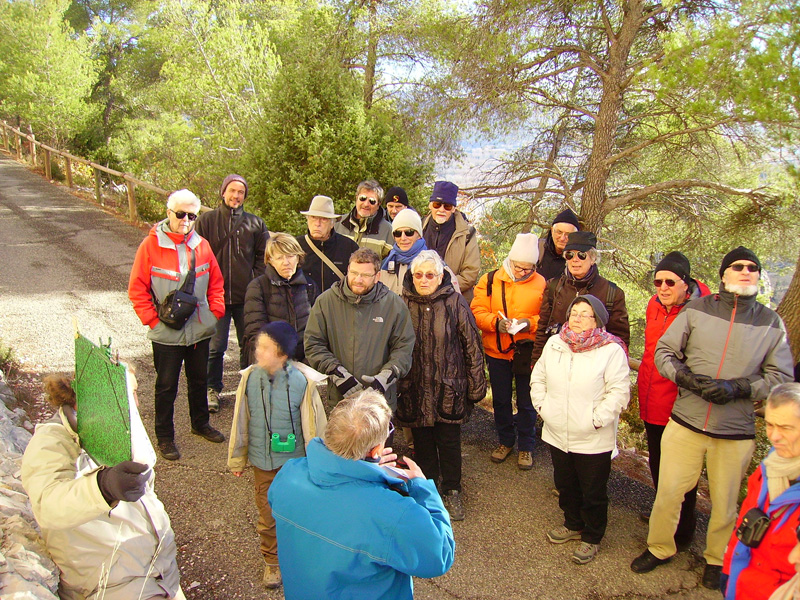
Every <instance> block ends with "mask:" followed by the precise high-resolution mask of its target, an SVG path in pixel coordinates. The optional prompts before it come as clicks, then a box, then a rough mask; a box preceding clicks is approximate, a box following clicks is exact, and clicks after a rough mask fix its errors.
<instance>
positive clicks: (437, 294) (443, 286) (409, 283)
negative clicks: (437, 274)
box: [403, 269, 456, 304]
mask: <svg viewBox="0 0 800 600" xmlns="http://www.w3.org/2000/svg"><path fill="white" fill-rule="evenodd" d="M455 293H456V290H455V288H454V287H453V278H452V277H451V276H450V272H449V271H448V270H447V269H445V270H444V273H443V276H442V283H440V284H439V287H438V288H436V290H434V292H433V293H432V294H429V295H427V296H423V295H421V294H418V293H417V289H416V288H415V287H414V276H413V274H412V273H411V269H409V270H408V271H406V274H405V276H404V277H403V296H406V297H408V298H409V300H412V301H413V302H420V303H422V304H427V303H429V302H435V301H436V300H438V299H439V298H446V297H447V296H449V295H450V294H455Z"/></svg>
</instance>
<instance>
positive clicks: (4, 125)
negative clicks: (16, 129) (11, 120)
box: [3, 120, 8, 152]
mask: <svg viewBox="0 0 800 600" xmlns="http://www.w3.org/2000/svg"><path fill="white" fill-rule="evenodd" d="M6 127H8V123H6V122H5V120H4V121H3V148H5V151H6V152H8V129H6Z"/></svg>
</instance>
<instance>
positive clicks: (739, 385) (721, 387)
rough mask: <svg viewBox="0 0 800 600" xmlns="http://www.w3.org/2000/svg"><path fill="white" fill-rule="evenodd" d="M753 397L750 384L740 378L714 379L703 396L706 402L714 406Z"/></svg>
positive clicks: (705, 389)
mask: <svg viewBox="0 0 800 600" xmlns="http://www.w3.org/2000/svg"><path fill="white" fill-rule="evenodd" d="M751 395H752V390H751V389H750V382H749V381H748V380H747V379H746V378H744V377H740V378H738V379H712V380H711V382H710V383H708V384H706V386H705V387H704V389H703V392H702V394H701V396H702V397H703V400H705V401H706V402H711V403H712V404H727V403H728V402H730V401H731V400H740V399H742V398H749V397H750V396H751Z"/></svg>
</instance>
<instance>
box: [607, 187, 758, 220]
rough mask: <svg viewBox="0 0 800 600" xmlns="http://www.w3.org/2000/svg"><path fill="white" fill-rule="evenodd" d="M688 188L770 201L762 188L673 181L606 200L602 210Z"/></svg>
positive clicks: (609, 210) (608, 210) (613, 208)
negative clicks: (652, 195) (653, 195)
mask: <svg viewBox="0 0 800 600" xmlns="http://www.w3.org/2000/svg"><path fill="white" fill-rule="evenodd" d="M689 188H705V189H709V190H714V191H717V192H721V193H723V194H727V195H729V196H747V197H749V198H751V199H752V200H753V201H754V202H756V203H762V202H766V201H769V200H770V199H771V196H770V195H769V194H765V193H764V192H761V191H760V190H762V189H763V188H755V189H749V190H746V189H740V188H735V187H731V186H729V185H724V184H722V183H717V182H715V181H705V180H703V179H673V180H671V181H661V182H659V183H654V184H651V185H646V186H643V187H640V188H639V189H637V190H634V191H632V192H628V193H627V194H623V195H621V196H614V197H611V198H608V199H607V200H606V202H605V203H604V207H603V210H604V212H605V213H606V214H608V213H610V212H611V211H613V210H615V209H617V208H619V207H620V206H624V205H625V204H631V203H633V202H635V201H637V200H642V199H644V198H647V196H650V195H651V194H657V193H659V192H664V191H668V190H679V189H689Z"/></svg>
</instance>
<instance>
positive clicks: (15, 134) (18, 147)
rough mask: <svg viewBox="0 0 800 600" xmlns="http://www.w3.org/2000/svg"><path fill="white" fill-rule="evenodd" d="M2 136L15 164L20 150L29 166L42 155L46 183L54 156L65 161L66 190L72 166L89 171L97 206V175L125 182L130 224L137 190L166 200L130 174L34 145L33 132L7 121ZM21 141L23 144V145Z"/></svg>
mask: <svg viewBox="0 0 800 600" xmlns="http://www.w3.org/2000/svg"><path fill="white" fill-rule="evenodd" d="M2 132H3V148H4V149H5V150H6V152H8V153H9V154H15V155H16V158H17V160H18V161H23V146H27V148H28V158H29V160H30V163H31V166H33V167H36V166H37V161H38V159H37V152H42V153H44V173H45V176H46V177H47V179H48V180H50V179H52V172H51V170H52V163H51V160H52V158H53V155H55V156H60V157H61V158H63V159H64V173H65V175H66V179H67V185H68V186H69V187H73V183H72V164H73V163H80V164H84V165H87V166H89V167H91V168H92V169H93V170H94V195H95V198H96V199H97V202H98V204H104V202H103V190H102V186H101V175H100V173H101V172H102V173H107V174H108V175H111V176H112V177H116V178H118V179H122V180H124V181H125V188H126V192H127V196H128V217H129V218H130V220H131V222H133V223H136V222H137V221H138V220H139V213H138V211H137V210H136V188H137V187H140V188H143V189H145V190H150V191H151V192H155V193H156V194H159V195H161V196H164V197H165V198H166V197H167V196H169V194H170V192H168V191H167V190H163V189H161V188H160V187H156V186H154V185H152V184H150V183H147V182H146V181H141V180H139V179H136V178H135V177H134V176H133V175H131V174H130V173H122V172H120V171H115V170H114V169H109V168H108V167H104V166H103V165H98V164H97V163H95V162H92V161H90V160H87V159H85V158H81V157H80V156H75V155H73V154H70V153H69V152H65V151H63V150H58V149H57V148H53V147H51V146H48V145H47V144H43V143H41V142H38V141H36V136H35V135H34V134H33V132H32V131H30V132H28V133H25V132H23V131H20V130H19V129H17V128H15V127H12V126H11V125H9V124H8V123H6V121H3V122H2ZM23 140H25V141H24V142H23ZM12 142H13V152H12Z"/></svg>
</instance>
